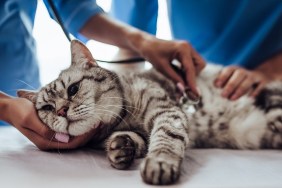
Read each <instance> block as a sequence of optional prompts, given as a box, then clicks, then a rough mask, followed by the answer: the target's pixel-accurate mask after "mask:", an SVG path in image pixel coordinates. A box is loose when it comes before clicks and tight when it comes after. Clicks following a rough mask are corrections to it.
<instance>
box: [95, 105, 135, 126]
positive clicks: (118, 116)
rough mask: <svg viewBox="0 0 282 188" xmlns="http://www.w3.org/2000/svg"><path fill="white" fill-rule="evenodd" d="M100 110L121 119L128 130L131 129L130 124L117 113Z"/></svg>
mask: <svg viewBox="0 0 282 188" xmlns="http://www.w3.org/2000/svg"><path fill="white" fill-rule="evenodd" d="M98 110H101V111H105V112H109V113H111V114H113V115H115V117H116V118H120V120H121V121H122V122H124V123H125V125H126V126H128V128H130V126H129V124H128V123H127V122H126V121H125V120H124V119H123V118H122V117H121V116H120V115H118V114H117V113H115V112H112V111H110V110H104V109H98Z"/></svg>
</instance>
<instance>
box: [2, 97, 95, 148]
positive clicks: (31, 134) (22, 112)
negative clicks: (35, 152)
mask: <svg viewBox="0 0 282 188" xmlns="http://www.w3.org/2000/svg"><path fill="white" fill-rule="evenodd" d="M3 96H4V95H3ZM1 98H2V97H1ZM5 100H6V104H7V107H6V110H5V112H4V113H5V116H6V117H5V119H4V120H5V121H7V122H9V123H10V124H11V125H13V126H14V127H15V128H17V129H18V130H19V131H20V132H21V133H22V134H23V135H25V136H26V137H27V138H28V139H29V140H30V141H31V142H33V143H34V144H35V145H36V146H37V147H38V148H39V149H41V150H52V149H74V148H78V147H81V146H83V145H85V144H86V143H87V142H88V141H89V140H90V139H91V138H92V137H93V135H94V134H95V132H96V131H95V130H94V131H91V132H89V133H87V134H84V135H81V136H77V137H73V138H71V139H70V141H69V142H68V143H62V142H58V141H57V140H56V139H55V138H54V136H55V132H54V131H52V130H51V129H49V128H48V127H47V126H46V125H44V124H43V123H42V122H41V121H40V119H39V118H38V116H37V113H36V111H35V108H34V105H33V103H32V102H30V101H29V100H27V99H24V98H11V97H9V96H5Z"/></svg>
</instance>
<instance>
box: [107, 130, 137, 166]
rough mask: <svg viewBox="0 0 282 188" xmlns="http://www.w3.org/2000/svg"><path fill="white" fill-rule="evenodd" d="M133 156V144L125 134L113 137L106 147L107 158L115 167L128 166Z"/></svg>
mask: <svg viewBox="0 0 282 188" xmlns="http://www.w3.org/2000/svg"><path fill="white" fill-rule="evenodd" d="M134 156H135V144H134V142H133V140H132V139H131V138H130V137H129V136H127V135H121V136H117V137H115V138H114V139H113V140H112V141H111V143H109V148H108V159H109V160H110V163H111V165H112V166H113V167H115V168H117V169H126V168H128V167H129V166H130V165H131V164H132V162H133V160H134Z"/></svg>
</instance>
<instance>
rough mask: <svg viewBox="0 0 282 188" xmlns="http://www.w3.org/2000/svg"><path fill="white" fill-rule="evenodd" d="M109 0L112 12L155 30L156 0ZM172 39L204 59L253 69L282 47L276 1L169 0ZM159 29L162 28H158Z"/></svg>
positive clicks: (281, 6) (281, 16)
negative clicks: (187, 44)
mask: <svg viewBox="0 0 282 188" xmlns="http://www.w3.org/2000/svg"><path fill="white" fill-rule="evenodd" d="M122 2H123V1H121V0H113V4H112V10H111V14H112V15H113V16H114V17H116V18H118V19H120V20H121V21H124V22H126V23H128V24H131V25H133V26H135V27H138V28H139V29H141V30H144V31H147V32H150V33H152V34H155V33H156V23H157V16H158V0H127V2H126V6H125V4H124V3H122ZM167 2H168V14H169V21H170V25H171V30H172V34H173V37H174V38H175V39H182V40H186V41H189V42H190V43H191V44H192V46H193V47H194V48H195V49H196V50H197V51H198V52H199V53H200V54H201V55H202V56H203V57H204V58H205V59H206V60H207V61H212V62H215V63H219V64H222V65H239V66H242V67H245V68H249V69H252V68H255V67H256V66H258V65H259V64H260V63H262V62H263V61H264V60H266V59H267V58H269V57H271V56H272V55H274V54H276V53H278V52H281V50H282V1H281V0H264V1H263V0H261V1H255V0H241V1H239V0H228V1H227V0H215V1H212V0H168V1H167ZM159 29H162V28H159Z"/></svg>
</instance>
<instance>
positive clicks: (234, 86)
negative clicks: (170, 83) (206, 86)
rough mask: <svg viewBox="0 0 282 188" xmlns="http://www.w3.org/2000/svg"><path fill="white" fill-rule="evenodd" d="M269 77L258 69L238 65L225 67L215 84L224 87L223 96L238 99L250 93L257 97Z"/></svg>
mask: <svg viewBox="0 0 282 188" xmlns="http://www.w3.org/2000/svg"><path fill="white" fill-rule="evenodd" d="M267 82H269V79H268V78H267V77H266V76H265V75H264V74H262V73H261V72H258V71H254V70H253V71H250V70H246V69H244V68H240V67H237V66H229V67H225V68H223V70H222V71H221V72H220V74H219V75H218V77H217V79H216V80H215V86H216V87H219V88H223V90H222V94H221V95H222V96H223V97H225V98H228V99H230V100H237V99H239V98H240V97H241V96H243V95H245V94H247V93H249V95H250V96H251V97H256V96H257V95H258V94H259V92H260V91H261V90H262V89H263V87H264V86H265V84H266V83H267Z"/></svg>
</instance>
